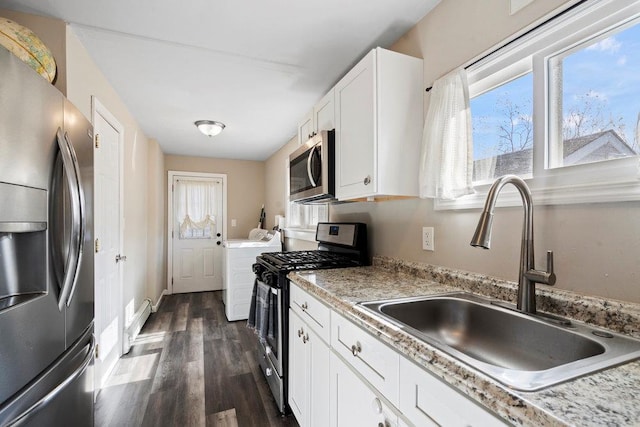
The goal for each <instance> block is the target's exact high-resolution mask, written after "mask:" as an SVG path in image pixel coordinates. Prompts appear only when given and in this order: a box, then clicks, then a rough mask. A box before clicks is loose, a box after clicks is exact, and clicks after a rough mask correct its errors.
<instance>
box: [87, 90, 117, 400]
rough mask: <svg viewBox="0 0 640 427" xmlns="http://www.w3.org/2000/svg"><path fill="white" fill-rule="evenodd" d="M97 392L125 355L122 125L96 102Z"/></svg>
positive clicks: (94, 122)
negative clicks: (121, 177) (121, 228)
mask: <svg viewBox="0 0 640 427" xmlns="http://www.w3.org/2000/svg"><path fill="white" fill-rule="evenodd" d="M93 127H94V134H95V136H94V138H95V144H94V147H95V148H94V177H95V178H94V179H95V182H94V185H95V213H94V221H95V222H94V228H95V238H96V241H95V248H94V250H95V258H94V260H95V285H94V286H95V336H96V342H97V347H98V351H97V358H96V360H95V379H96V382H95V384H96V391H98V390H99V389H100V388H101V387H102V385H103V384H104V381H105V379H106V377H107V375H108V374H109V372H110V371H111V369H112V368H113V367H114V366H115V363H116V362H117V361H118V358H119V357H120V355H121V354H122V333H123V324H122V299H121V296H120V291H121V274H120V273H121V271H120V270H121V265H122V264H121V263H120V262H118V261H119V258H118V257H119V255H120V248H121V242H120V235H121V234H120V227H121V223H120V218H121V206H120V149H121V145H120V141H121V138H122V134H123V128H122V126H121V125H120V123H118V122H117V120H116V119H115V118H114V117H113V116H112V115H111V114H110V113H109V112H108V111H107V110H106V109H105V108H104V107H103V106H102V105H101V104H100V103H99V102H98V101H97V100H96V99H94V114H93Z"/></svg>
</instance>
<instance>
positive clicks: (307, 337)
mask: <svg viewBox="0 0 640 427" xmlns="http://www.w3.org/2000/svg"><path fill="white" fill-rule="evenodd" d="M302 342H303V343H304V344H306V343H308V342H309V334H305V336H303V337H302Z"/></svg>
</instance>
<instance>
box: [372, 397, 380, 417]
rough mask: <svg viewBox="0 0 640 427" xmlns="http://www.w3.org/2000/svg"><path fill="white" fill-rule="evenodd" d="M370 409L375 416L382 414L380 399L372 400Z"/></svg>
mask: <svg viewBox="0 0 640 427" xmlns="http://www.w3.org/2000/svg"><path fill="white" fill-rule="evenodd" d="M371 409H373V412H375V413H376V414H382V402H380V399H378V398H377V397H376V398H374V399H373V402H371Z"/></svg>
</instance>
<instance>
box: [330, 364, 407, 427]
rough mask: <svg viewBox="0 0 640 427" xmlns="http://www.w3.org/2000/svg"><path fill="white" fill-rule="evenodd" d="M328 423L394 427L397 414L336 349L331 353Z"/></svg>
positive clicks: (339, 426) (338, 426)
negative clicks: (337, 353)
mask: <svg viewBox="0 0 640 427" xmlns="http://www.w3.org/2000/svg"><path fill="white" fill-rule="evenodd" d="M330 376H331V402H330V408H331V409H330V413H331V422H330V423H329V424H328V425H329V426H331V427H353V426H359V427H397V426H398V416H397V415H396V414H395V413H394V411H393V410H392V409H391V407H390V406H389V405H387V404H386V403H385V402H384V400H383V398H382V397H381V395H379V394H378V393H376V392H375V391H374V390H373V389H372V388H370V387H369V385H368V384H366V383H365V382H364V381H363V380H362V379H361V378H360V377H359V376H358V375H357V374H356V373H355V372H354V371H353V370H351V368H349V367H348V366H347V365H346V364H345V362H343V361H342V359H341V358H340V357H338V356H337V355H336V354H335V353H331V369H330Z"/></svg>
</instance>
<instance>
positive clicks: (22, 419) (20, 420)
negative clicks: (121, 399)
mask: <svg viewBox="0 0 640 427" xmlns="http://www.w3.org/2000/svg"><path fill="white" fill-rule="evenodd" d="M87 347H89V350H88V352H87V355H86V356H85V358H84V360H83V361H82V363H81V364H80V365H79V366H78V367H77V368H76V369H75V370H74V371H73V372H72V373H71V375H69V376H68V377H67V378H65V379H64V380H63V381H62V382H61V383H60V384H58V385H57V386H56V387H55V388H54V389H52V390H51V391H50V392H49V393H47V394H46V395H45V396H43V397H42V398H41V399H40V400H38V401H37V402H36V403H34V404H33V405H31V406H30V407H29V408H28V409H27V410H26V411H24V412H23V413H21V414H20V415H18V416H17V417H16V418H14V419H13V420H12V421H11V422H9V424H7V427H18V426H21V425H23V424H24V423H26V422H27V421H28V420H29V418H31V417H32V416H34V415H35V414H37V413H38V411H39V410H40V409H41V408H43V407H44V406H46V405H47V404H48V403H49V402H50V401H51V400H53V399H55V398H56V396H58V395H59V394H60V393H62V392H63V391H64V389H65V388H66V387H67V386H68V385H69V384H71V383H72V382H73V381H75V380H76V379H77V378H78V377H79V376H81V375H82V374H84V372H85V371H86V370H87V368H88V367H89V364H90V363H91V362H92V361H93V355H94V354H95V349H96V340H95V337H93V336H91V342H90V343H89V344H87Z"/></svg>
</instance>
